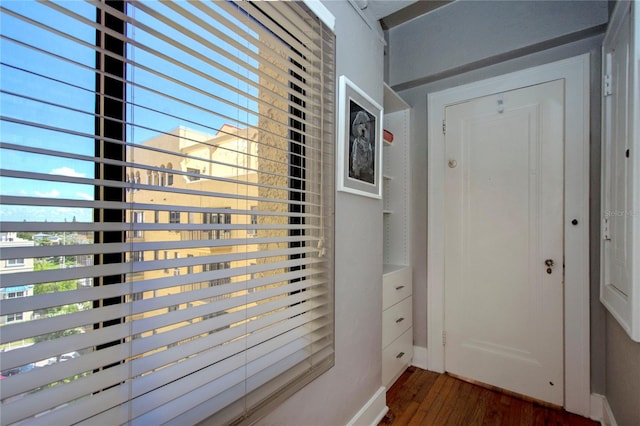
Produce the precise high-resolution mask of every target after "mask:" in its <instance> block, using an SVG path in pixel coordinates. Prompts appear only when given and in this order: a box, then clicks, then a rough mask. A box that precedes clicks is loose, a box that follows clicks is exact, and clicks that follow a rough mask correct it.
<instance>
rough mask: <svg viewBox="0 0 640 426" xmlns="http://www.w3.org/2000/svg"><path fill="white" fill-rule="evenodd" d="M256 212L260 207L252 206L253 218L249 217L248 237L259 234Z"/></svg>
mask: <svg viewBox="0 0 640 426" xmlns="http://www.w3.org/2000/svg"><path fill="white" fill-rule="evenodd" d="M255 210H258V206H251V216H249V228H248V229H247V235H249V236H251V237H254V236H256V235H257V234H258V229H257V228H256V225H258V215H257V214H255V213H253V212H254V211H255Z"/></svg>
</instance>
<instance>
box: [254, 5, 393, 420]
mask: <svg viewBox="0 0 640 426" xmlns="http://www.w3.org/2000/svg"><path fill="white" fill-rule="evenodd" d="M323 3H324V5H325V6H326V7H327V8H328V9H329V10H330V11H331V12H332V13H333V15H334V16H335V17H336V44H337V46H336V77H337V76H340V75H342V74H344V75H346V76H347V77H348V78H349V79H350V80H351V81H352V82H354V83H355V84H356V85H358V86H359V87H360V88H361V89H362V90H363V91H365V92H366V93H368V94H369V95H370V96H371V97H372V98H373V99H374V100H375V101H376V102H378V103H379V104H382V101H383V99H382V96H383V94H382V93H383V92H382V81H383V76H382V74H383V44H382V42H381V41H380V36H379V35H378V34H377V33H376V32H373V31H372V30H371V29H370V28H369V27H368V26H367V24H366V23H365V22H364V20H363V19H362V18H361V17H360V16H359V15H358V14H357V12H356V11H355V10H354V9H353V8H352V7H351V5H350V4H349V3H348V2H347V1H339V2H338V1H324V2H323ZM336 81H337V79H336ZM335 227H336V240H335V247H336V251H335V256H336V264H335V273H336V280H335V318H336V323H335V329H336V330H335V331H336V340H335V348H336V363H335V366H334V367H333V368H332V369H331V370H329V371H328V372H326V373H325V374H324V375H322V376H321V377H319V378H318V379H316V380H315V381H313V382H312V383H310V384H309V385H307V386H306V387H305V388H303V389H302V390H301V391H299V392H298V393H296V394H295V395H293V396H292V397H291V398H289V399H288V400H287V401H285V402H284V403H283V404H282V405H281V406H279V407H278V408H277V409H275V410H274V411H273V412H272V413H270V414H269V415H268V416H267V417H265V418H264V419H262V420H261V421H260V422H259V424H278V425H303V424H304V425H344V424H346V423H347V422H348V421H349V420H350V419H351V418H352V417H353V416H354V415H355V414H356V413H357V412H358V410H359V409H360V408H361V407H362V406H363V405H364V404H365V403H366V402H367V401H369V399H370V398H371V397H372V396H373V395H374V394H375V393H376V391H378V389H379V388H380V386H381V368H382V367H381V362H382V361H381V350H380V347H381V343H382V331H381V330H382V314H381V306H382V202H381V201H380V200H375V199H372V198H365V197H361V196H357V195H351V194H347V193H342V192H339V193H337V194H336V212H335Z"/></svg>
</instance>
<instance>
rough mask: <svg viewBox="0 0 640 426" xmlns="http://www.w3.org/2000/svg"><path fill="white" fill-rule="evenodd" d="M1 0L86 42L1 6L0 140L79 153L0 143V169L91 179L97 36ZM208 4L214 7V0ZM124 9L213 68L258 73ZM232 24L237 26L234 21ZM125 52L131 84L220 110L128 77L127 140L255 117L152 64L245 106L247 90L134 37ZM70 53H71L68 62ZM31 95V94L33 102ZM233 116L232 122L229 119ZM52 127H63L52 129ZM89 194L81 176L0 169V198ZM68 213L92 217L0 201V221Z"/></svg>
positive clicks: (86, 14)
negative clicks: (28, 175)
mask: <svg viewBox="0 0 640 426" xmlns="http://www.w3.org/2000/svg"><path fill="white" fill-rule="evenodd" d="M60 4H61V5H62V6H63V7H65V8H68V9H70V10H72V11H73V12H74V13H77V14H78V15H79V16H81V17H83V18H85V19H87V20H90V21H92V22H93V21H94V20H95V15H96V12H95V9H94V7H93V6H91V5H90V4H88V3H85V2H79V1H64V2H61V3H60ZM148 5H151V6H152V7H154V8H158V9H160V10H161V13H162V14H163V15H164V16H166V17H167V18H169V19H170V20H173V21H174V22H176V23H178V24H186V23H187V21H186V20H185V19H184V18H183V17H180V16H179V15H177V14H176V13H175V12H174V11H172V10H170V9H168V8H166V6H164V5H162V4H161V3H159V2H151V3H148ZM179 5H180V6H181V7H184V8H185V9H189V10H191V11H192V12H193V13H194V14H196V15H198V16H200V17H203V16H204V14H202V13H201V12H199V11H198V10H197V9H196V8H195V7H193V6H191V5H189V4H187V3H186V2H180V3H179ZM2 6H3V7H5V8H7V9H9V10H11V11H14V12H15V13H18V14H21V15H25V16H27V17H29V18H32V19H35V20H37V21H40V22H44V23H46V24H48V25H52V26H55V27H56V28H60V29H62V30H63V31H64V32H65V33H66V34H68V35H69V36H71V37H75V38H77V39H79V40H82V41H83V42H86V43H87V44H88V45H86V46H83V45H82V44H80V43H76V42H73V41H71V40H69V38H68V37H62V36H58V35H55V34H52V33H51V32H49V31H46V30H44V29H41V28H37V27H36V26H33V25H29V24H26V23H25V22H23V21H22V20H20V19H17V18H15V17H13V16H11V15H10V14H9V13H2V14H0V27H1V28H2V39H0V62H1V65H0V90H2V93H0V115H1V116H2V117H3V120H2V121H0V138H1V140H2V142H3V143H8V144H15V145H19V146H29V147H33V148H39V149H47V150H53V151H56V152H60V153H71V154H75V155H80V156H86V157H88V158H86V159H69V158H61V157H58V156H56V155H42V154H32V153H25V152H21V151H17V150H10V149H0V168H2V169H8V170H14V171H23V172H33V171H35V172H38V173H46V174H51V175H59V176H71V177H77V178H87V179H92V178H93V177H94V162H93V161H91V158H92V157H93V155H94V149H95V148H94V139H93V137H92V135H93V133H94V126H95V118H94V111H95V99H96V98H95V94H94V90H95V73H94V72H93V71H92V68H93V67H94V65H95V51H94V49H93V45H94V44H95V37H96V32H95V28H93V27H92V26H90V25H87V24H80V25H79V21H78V20H76V19H74V18H70V17H68V16H65V15H64V14H62V13H59V12H58V11H56V10H54V9H52V8H50V7H47V6H46V5H42V4H40V3H36V2H26V1H19V2H18V1H15V2H3V3H2ZM211 7H212V8H217V6H216V5H214V4H212V5H211ZM131 14H132V15H133V16H134V18H135V19H138V20H139V21H140V22H142V23H143V24H153V25H154V26H155V27H159V28H160V33H161V34H162V35H166V36H167V37H168V38H169V39H170V40H171V41H176V42H180V43H184V44H186V45H187V46H188V47H190V48H193V49H195V50H196V51H198V52H202V53H203V55H204V57H205V58H207V59H210V60H213V61H214V62H215V63H217V64H219V65H220V66H222V67H228V68H230V69H231V70H232V72H237V73H239V74H241V75H243V76H245V77H246V78H248V79H250V80H251V81H257V76H256V75H255V73H253V72H252V71H251V69H247V68H240V67H239V66H238V65H235V64H233V62H232V61H230V60H229V59H227V58H224V57H223V56H221V55H219V54H217V53H216V52H213V51H211V50H210V49H208V48H206V47H205V46H202V45H201V44H199V43H197V42H195V41H193V40H191V39H190V38H189V37H187V36H186V35H184V34H181V33H179V32H178V31H177V30H175V29H173V28H170V27H168V26H167V25H165V24H162V23H160V22H159V21H157V20H156V19H155V18H153V17H151V16H149V15H147V14H146V13H144V12H143V11H141V10H135V11H134V12H131ZM213 25H214V26H215V27H216V28H220V30H221V31H223V32H224V33H226V34H230V35H232V36H233V34H231V33H230V30H229V29H227V28H223V27H222V26H221V24H218V23H213ZM238 25H240V26H242V24H239V23H238ZM189 29H193V31H194V32H196V33H198V34H202V33H204V30H203V29H201V28H197V27H194V25H193V24H190V25H189ZM127 31H128V36H129V37H131V38H133V39H134V40H135V41H136V42H139V43H141V44H142V45H145V46H148V47H149V48H151V49H159V50H162V52H167V55H168V56H170V57H171V58H172V59H174V60H175V61H178V62H182V63H186V64H188V65H193V66H195V67H198V68H200V69H202V70H203V71H204V74H205V76H211V77H213V78H216V79H219V80H221V81H223V82H224V83H226V84H229V85H231V86H232V87H234V88H236V89H237V90H239V91H241V92H244V93H248V94H249V95H250V96H257V89H255V88H253V87H251V86H250V85H249V84H247V83H245V82H242V81H241V80H240V79H238V78H236V77H234V76H233V75H232V72H231V71H227V72H225V71H224V70H221V69H219V68H217V67H215V66H212V65H211V64H207V63H205V62H203V61H202V60H200V59H193V58H191V57H190V56H189V55H187V54H185V53H184V52H181V51H180V49H178V48H176V47H174V46H171V44H170V43H168V42H166V41H162V40H159V39H158V38H157V37H156V36H154V35H152V34H149V33H148V32H146V31H144V29H142V28H135V29H134V28H132V27H129V28H128V30H127ZM11 39H16V40H19V42H21V43H26V44H28V45H32V46H36V47H38V48H41V49H43V50H47V51H51V52H53V53H54V54H57V55H60V56H61V57H62V58H56V57H52V56H49V55H46V54H43V53H41V52H37V51H34V50H33V49H32V48H29V47H25V46H23V45H21V44H20V43H16V42H14V41H12V40H11ZM207 39H209V40H211V42H212V43H214V44H215V45H216V46H220V47H221V48H223V49H225V50H227V51H229V52H231V53H232V55H233V56H234V57H239V58H241V59H247V60H248V58H247V57H246V55H244V54H243V53H241V52H240V51H239V50H238V49H236V48H235V47H233V46H230V45H228V44H226V43H225V42H224V41H222V40H219V39H216V38H215V37H212V36H207ZM236 39H237V37H236ZM249 48H250V49H252V50H253V51H254V52H257V48H255V47H254V46H249ZM127 57H128V58H130V59H131V60H133V61H135V62H136V63H139V64H141V65H142V66H141V67H133V66H131V65H130V66H129V67H128V69H127V76H128V78H129V79H130V80H132V81H134V82H135V83H136V84H137V85H141V86H147V87H151V88H153V89H155V90H162V91H164V92H166V93H169V94H170V95H171V96H175V97H176V98H178V99H182V100H184V101H186V102H190V103H197V104H202V105H204V106H206V108H207V109H210V110H214V111H217V112H219V115H216V114H211V113H208V112H203V111H201V110H199V109H194V108H191V107H189V106H187V105H183V104H180V103H176V102H169V101H167V100H166V99H163V98H161V97H160V96H159V95H157V94H154V93H152V92H151V91H148V90H145V89H144V88H142V87H140V86H134V85H130V86H128V88H127V100H128V101H129V102H131V103H132V104H135V105H131V104H130V105H128V107H127V110H126V114H127V119H128V120H129V121H133V122H134V123H135V124H136V125H138V127H136V126H128V128H127V142H129V143H141V142H144V141H145V140H147V139H149V138H151V137H153V136H155V135H157V134H158V133H157V132H168V131H170V130H173V129H175V128H177V127H179V126H181V125H182V126H185V127H189V128H192V129H195V130H200V131H202V132H206V133H211V134H214V133H215V132H216V129H219V128H220V127H222V124H224V123H229V124H232V125H235V126H237V127H243V126H245V125H246V124H244V123H248V124H249V125H252V124H255V123H257V117H256V116H255V114H252V113H250V112H246V111H241V110H239V109H237V108H234V107H230V106H228V105H226V104H225V103H223V102H219V101H216V100H213V99H212V98H211V97H208V96H206V95H205V94H202V93H198V92H195V91H192V90H188V89H185V88H184V87H182V86H181V85H180V84H178V83H175V82H171V81H167V80H164V79H162V78H161V77H160V76H158V75H156V74H154V71H156V72H161V73H165V74H168V75H170V76H171V77H172V78H174V79H175V80H176V81H188V82H189V84H193V85H197V86H198V87H200V88H201V89H202V90H203V91H204V92H206V93H215V94H216V95H218V96H220V97H223V98H225V99H229V100H231V101H233V102H235V103H237V104H239V105H243V106H245V107H246V108H248V109H249V110H250V111H255V110H257V107H256V104H255V103H254V102H253V101H251V100H250V99H248V98H247V97H245V96H241V95H237V94H234V93H233V92H232V91H230V90H229V89H227V88H224V87H222V85H219V84H215V83H214V82H211V81H210V80H208V79H207V78H205V77H203V76H197V75H194V74H192V73H190V72H189V71H187V70H185V69H184V68H182V67H180V66H179V65H176V64H171V63H169V62H167V61H165V60H162V59H160V58H157V57H155V56H154V55H153V54H150V53H148V52H145V50H144V49H140V48H138V47H136V46H134V45H133V44H129V45H128V48H127ZM69 61H73V63H71V62H69ZM250 63H251V62H250ZM252 66H256V64H255V63H252ZM145 68H146V69H145ZM38 74H46V75H47V76H49V77H50V78H45V77H41V76H39V75H38ZM31 98H38V99H39V100H40V101H36V100H34V99H31ZM220 115H222V116H225V117H221V116H220ZM234 118H235V120H236V122H235V123H234V122H233V119H234ZM15 120H24V121H27V122H34V123H39V124H40V125H42V126H45V127H46V128H33V127H31V126H25V125H22V124H19V123H15V122H12V121H15ZM57 128H59V129H63V130H62V131H55V130H52V129H57ZM148 128H151V129H154V130H149V129H148ZM68 132H71V133H73V134H69V133H68ZM93 193H94V188H93V186H92V185H90V184H79V183H64V182H54V181H38V180H30V179H18V178H13V177H0V194H1V195H3V196H21V197H33V198H46V199H60V200H64V199H70V200H92V199H93ZM60 204H62V205H64V202H60ZM74 217H75V219H76V221H78V222H85V221H86V222H90V221H92V217H93V212H92V209H91V208H72V207H38V206H35V207H34V206H19V205H8V204H3V205H2V207H1V208H0V222H5V221H20V222H22V221H28V222H30V221H36V222H41V221H45V220H46V221H49V222H57V221H59V222H64V221H71V220H73V218H74Z"/></svg>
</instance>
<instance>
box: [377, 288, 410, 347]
mask: <svg viewBox="0 0 640 426" xmlns="http://www.w3.org/2000/svg"><path fill="white" fill-rule="evenodd" d="M411 308H412V300H411V298H410V297H407V298H406V299H404V300H403V301H401V302H398V303H396V304H395V305H393V306H391V307H390V308H389V309H385V310H384V311H383V312H382V347H383V348H385V347H387V346H389V344H390V343H391V342H393V341H394V340H396V339H397V338H398V337H400V335H401V334H402V333H404V332H405V331H407V330H408V329H410V328H411V315H412V310H411Z"/></svg>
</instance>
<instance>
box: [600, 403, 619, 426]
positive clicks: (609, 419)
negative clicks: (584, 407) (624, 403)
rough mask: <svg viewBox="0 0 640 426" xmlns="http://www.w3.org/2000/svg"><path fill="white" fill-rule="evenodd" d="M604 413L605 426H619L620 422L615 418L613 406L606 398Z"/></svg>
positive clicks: (603, 422) (603, 421)
mask: <svg viewBox="0 0 640 426" xmlns="http://www.w3.org/2000/svg"><path fill="white" fill-rule="evenodd" d="M602 411H603V413H602V414H603V416H602V424H604V425H605V426H618V422H616V418H615V417H613V411H611V406H610V405H609V401H608V400H607V398H606V397H605V398H604V406H603V410H602Z"/></svg>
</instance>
